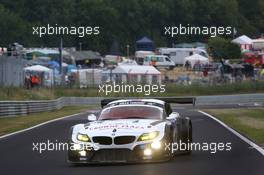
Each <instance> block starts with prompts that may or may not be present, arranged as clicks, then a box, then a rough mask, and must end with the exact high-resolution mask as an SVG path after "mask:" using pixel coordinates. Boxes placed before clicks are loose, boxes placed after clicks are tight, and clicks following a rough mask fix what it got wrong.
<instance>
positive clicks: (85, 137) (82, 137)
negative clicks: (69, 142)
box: [77, 134, 90, 142]
mask: <svg viewBox="0 0 264 175" xmlns="http://www.w3.org/2000/svg"><path fill="white" fill-rule="evenodd" d="M77 140H79V141H82V142H90V138H89V137H88V135H86V134H77Z"/></svg>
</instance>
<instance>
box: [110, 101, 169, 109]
mask: <svg viewBox="0 0 264 175" xmlns="http://www.w3.org/2000/svg"><path fill="white" fill-rule="evenodd" d="M119 105H146V106H157V107H160V108H163V106H164V105H165V102H164V101H162V100H157V99H126V100H115V101H112V102H110V103H108V104H107V105H106V107H111V106H119Z"/></svg>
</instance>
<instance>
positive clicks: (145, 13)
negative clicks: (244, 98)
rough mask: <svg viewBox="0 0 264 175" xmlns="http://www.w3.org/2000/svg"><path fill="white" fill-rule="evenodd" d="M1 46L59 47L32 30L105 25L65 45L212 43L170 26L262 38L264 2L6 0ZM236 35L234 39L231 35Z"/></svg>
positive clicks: (0, 5) (0, 7)
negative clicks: (226, 29)
mask: <svg viewBox="0 0 264 175" xmlns="http://www.w3.org/2000/svg"><path fill="white" fill-rule="evenodd" d="M0 22H1V24H0V46H7V45H8V44H9V43H12V42H19V43H21V44H23V45H24V46H27V47H40V46H46V47H56V46H58V45H59V38H58V36H46V37H42V38H39V37H37V36H34V35H32V26H42V25H47V24H53V25H55V24H58V25H62V26H77V27H78V26H100V35H98V36H89V37H84V38H79V37H76V36H63V38H64V45H65V46H76V47H78V46H79V43H80V42H81V43H82V47H83V48H84V49H85V48H88V49H92V50H97V51H100V52H102V53H107V52H109V50H110V48H111V46H112V45H113V43H115V45H116V43H118V45H119V47H120V51H121V52H123V53H124V52H125V50H126V45H127V44H130V46H131V47H130V48H132V49H133V48H134V43H135V41H136V40H137V39H139V38H140V37H142V36H148V37H150V38H152V39H153V40H154V41H155V44H156V46H171V44H172V43H179V42H192V41H201V42H204V41H207V40H208V36H201V35H200V36H191V37H190V36H178V37H175V38H169V37H167V36H164V35H163V32H164V30H163V29H164V28H163V27H164V26H168V25H171V26H177V25H179V24H185V25H187V24H190V25H193V26H232V27H235V28H236V29H237V31H238V33H237V35H240V34H247V35H249V36H251V37H256V36H259V35H261V33H263V32H264V1H263V0H254V1H249V0H126V1H124V0H45V1H43V0H12V1H10V0H0ZM228 37H232V36H228Z"/></svg>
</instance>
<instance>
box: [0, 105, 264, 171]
mask: <svg viewBox="0 0 264 175" xmlns="http://www.w3.org/2000/svg"><path fill="white" fill-rule="evenodd" d="M177 111H178V112H180V113H181V114H183V115H187V116H189V117H190V118H191V119H192V122H193V139H194V140H193V141H194V142H208V143H210V142H231V143H232V149H231V151H229V152H227V151H219V152H217V153H215V154H212V153H210V152H209V151H193V153H192V155H181V156H177V157H176V158H175V159H173V160H171V161H168V162H163V163H151V164H129V165H126V164H125V165H124V164H115V165H90V166H72V165H70V164H68V163H67V161H66V155H67V154H66V151H50V152H48V151H46V152H43V153H42V154H39V153H38V152H37V151H33V150H32V149H33V142H34V143H36V142H47V140H50V141H53V142H56V141H57V142H66V140H67V136H68V132H69V128H70V127H71V126H72V125H74V124H77V123H82V122H85V121H86V117H87V114H80V115H78V116H75V117H70V118H66V119H63V120H59V121H56V122H53V123H49V124H46V125H43V126H40V127H38V128H35V129H32V130H29V131H26V132H23V133H19V134H16V135H12V136H9V137H6V138H3V139H0V174H2V175H9V174H17V175H31V174H32V175H33V174H34V175H36V174H38V175H42V174H43V175H49V174H56V175H57V174H63V175H82V174H85V175H89V174H91V175H96V174H98V175H101V174H107V175H119V174H120V175H130V174H131V175H167V174H173V175H177V174H184V175H189V174H194V175H263V174H264V156H263V155H261V154H260V153H259V152H258V151H256V150H255V149H253V148H250V147H249V145H248V144H247V143H245V142H244V141H242V140H241V139H240V138H238V137H237V136H235V135H234V134H233V133H231V132H230V131H228V130H227V129H225V128H224V127H223V126H221V125H220V124H218V123H217V122H215V121H214V120H213V119H211V118H209V117H207V116H205V115H203V114H201V113H199V112H197V111H195V110H190V109H188V110H186V109H177Z"/></svg>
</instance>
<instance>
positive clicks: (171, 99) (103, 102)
mask: <svg viewBox="0 0 264 175" xmlns="http://www.w3.org/2000/svg"><path fill="white" fill-rule="evenodd" d="M122 99H123V98H106V99H103V100H101V107H102V108H103V107H105V106H106V105H108V104H109V103H111V102H112V101H116V100H122ZM128 99H131V100H134V98H128ZM139 99H140V98H139ZM144 99H156V100H162V101H164V102H166V103H175V104H192V105H193V106H195V101H196V97H157V98H144ZM135 100H136V99H135Z"/></svg>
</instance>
